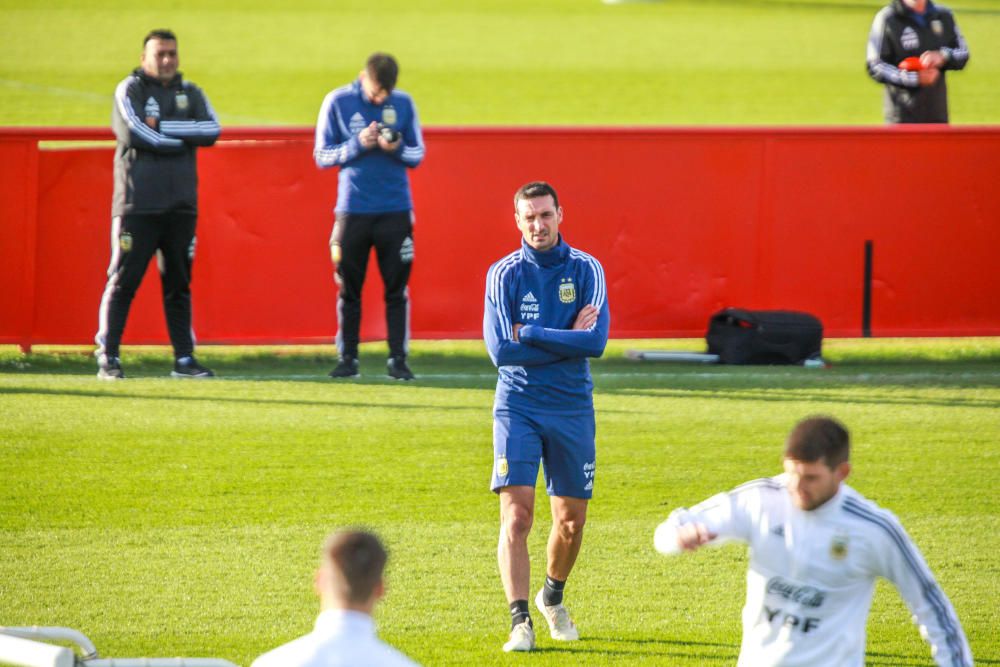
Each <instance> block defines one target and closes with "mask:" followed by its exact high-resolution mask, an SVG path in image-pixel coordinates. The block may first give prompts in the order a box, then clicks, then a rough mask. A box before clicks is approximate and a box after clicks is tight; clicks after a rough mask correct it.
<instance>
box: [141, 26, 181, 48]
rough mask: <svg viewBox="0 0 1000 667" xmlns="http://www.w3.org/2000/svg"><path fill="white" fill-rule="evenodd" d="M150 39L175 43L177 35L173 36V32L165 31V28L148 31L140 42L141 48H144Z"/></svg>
mask: <svg viewBox="0 0 1000 667" xmlns="http://www.w3.org/2000/svg"><path fill="white" fill-rule="evenodd" d="M151 39H164V40H171V41H174V42H176V41H177V35H175V34H174V33H173V31H170V30H166V29H165V28H160V29H159V30H150V31H149V34H148V35H146V38H145V39H144V40H142V48H146V44H147V43H148V42H149V40H151Z"/></svg>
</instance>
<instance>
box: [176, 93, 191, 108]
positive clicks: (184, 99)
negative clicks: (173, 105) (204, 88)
mask: <svg viewBox="0 0 1000 667" xmlns="http://www.w3.org/2000/svg"><path fill="white" fill-rule="evenodd" d="M176 101H177V110H178V111H187V108H188V96H187V95H186V94H184V91H181V92H179V93H177V98H176Z"/></svg>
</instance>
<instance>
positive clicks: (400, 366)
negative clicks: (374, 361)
mask: <svg viewBox="0 0 1000 667" xmlns="http://www.w3.org/2000/svg"><path fill="white" fill-rule="evenodd" d="M385 365H386V368H387V369H388V370H387V372H388V373H389V377H391V378H394V379H396V380H412V379H413V378H414V375H413V371H411V370H410V367H409V366H407V365H406V357H389V360H388V361H387V362H386V363H385Z"/></svg>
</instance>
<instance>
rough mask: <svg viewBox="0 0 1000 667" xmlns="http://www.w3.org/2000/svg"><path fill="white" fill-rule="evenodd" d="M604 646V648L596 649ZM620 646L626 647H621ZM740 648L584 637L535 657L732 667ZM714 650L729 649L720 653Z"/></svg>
mask: <svg viewBox="0 0 1000 667" xmlns="http://www.w3.org/2000/svg"><path fill="white" fill-rule="evenodd" d="M597 643H600V644H601V646H600V647H597V646H592V644H597ZM609 645H610V646H609ZM616 645H624V646H621V647H618V646H616ZM739 648H740V647H739V645H737V644H720V643H717V642H702V641H691V640H681V639H648V638H643V639H629V638H623V637H584V638H581V639H580V640H579V641H576V642H572V643H567V644H566V645H565V646H541V647H538V648H536V649H535V650H534V651H532V653H539V654H550V655H559V654H563V655H567V656H569V655H574V654H585V653H593V654H596V655H606V656H613V657H629V656H635V657H636V659H637V660H642V659H649V658H652V657H661V658H678V659H680V658H689V659H690V658H697V659H698V660H700V661H702V664H705V663H706V662H712V663H719V664H726V665H732V664H734V663H735V662H736V659H737V657H738V656H739ZM713 649H725V650H724V651H717V650H713Z"/></svg>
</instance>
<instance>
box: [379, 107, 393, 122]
mask: <svg viewBox="0 0 1000 667" xmlns="http://www.w3.org/2000/svg"><path fill="white" fill-rule="evenodd" d="M382 122H383V123H385V124H386V125H395V124H396V109H394V108H393V107H391V106H388V105H386V106H384V107H382Z"/></svg>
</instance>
